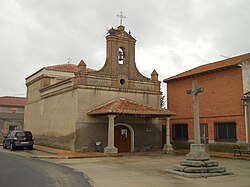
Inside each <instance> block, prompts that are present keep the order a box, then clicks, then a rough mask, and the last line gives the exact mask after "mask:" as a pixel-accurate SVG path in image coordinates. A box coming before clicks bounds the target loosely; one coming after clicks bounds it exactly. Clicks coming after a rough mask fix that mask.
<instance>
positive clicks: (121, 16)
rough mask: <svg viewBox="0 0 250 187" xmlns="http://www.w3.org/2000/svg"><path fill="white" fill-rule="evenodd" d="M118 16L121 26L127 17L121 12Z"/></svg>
mask: <svg viewBox="0 0 250 187" xmlns="http://www.w3.org/2000/svg"><path fill="white" fill-rule="evenodd" d="M116 16H117V17H119V18H120V25H122V19H125V18H126V16H125V15H123V13H122V11H121V12H120V14H117V15H116Z"/></svg>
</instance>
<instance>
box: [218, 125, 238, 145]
mask: <svg viewBox="0 0 250 187" xmlns="http://www.w3.org/2000/svg"><path fill="white" fill-rule="evenodd" d="M215 140H216V141H226V142H235V141H237V138H236V123H215Z"/></svg>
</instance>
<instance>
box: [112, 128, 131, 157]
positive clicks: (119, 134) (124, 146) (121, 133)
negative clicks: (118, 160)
mask: <svg viewBox="0 0 250 187" xmlns="http://www.w3.org/2000/svg"><path fill="white" fill-rule="evenodd" d="M130 137H131V134H130V130H129V129H128V128H127V127H126V126H123V125H117V126H115V147H117V148H118V153H127V152H130V151H131V142H130V140H131V138H130Z"/></svg>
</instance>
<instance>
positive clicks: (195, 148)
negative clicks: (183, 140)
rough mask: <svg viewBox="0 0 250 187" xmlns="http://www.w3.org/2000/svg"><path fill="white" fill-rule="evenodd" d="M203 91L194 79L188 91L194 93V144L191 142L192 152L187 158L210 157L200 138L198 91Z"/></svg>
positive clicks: (204, 158)
mask: <svg viewBox="0 0 250 187" xmlns="http://www.w3.org/2000/svg"><path fill="white" fill-rule="evenodd" d="M201 92H204V88H198V86H197V81H196V80H193V81H192V89H190V90H187V91H186V93H187V94H192V97H193V111H194V144H191V146H190V153H189V154H188V155H187V159H189V160H206V159H209V157H210V156H209V155H207V154H206V152H205V146H204V144H201V140H200V120H199V118H200V115H199V103H198V93H201Z"/></svg>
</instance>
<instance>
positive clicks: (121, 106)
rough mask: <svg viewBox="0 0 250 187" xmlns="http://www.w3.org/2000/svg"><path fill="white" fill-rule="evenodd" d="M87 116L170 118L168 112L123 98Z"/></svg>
mask: <svg viewBox="0 0 250 187" xmlns="http://www.w3.org/2000/svg"><path fill="white" fill-rule="evenodd" d="M88 114H89V115H104V114H105V115H107V114H127V115H150V116H172V115H175V114H174V113H172V112H170V111H169V110H166V109H162V108H158V107H153V106H148V105H143V104H141V103H137V102H134V101H131V100H127V99H125V98H120V99H117V100H113V101H111V102H109V103H107V104H104V105H101V106H99V107H97V108H95V109H93V110H91V111H89V112H88Z"/></svg>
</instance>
